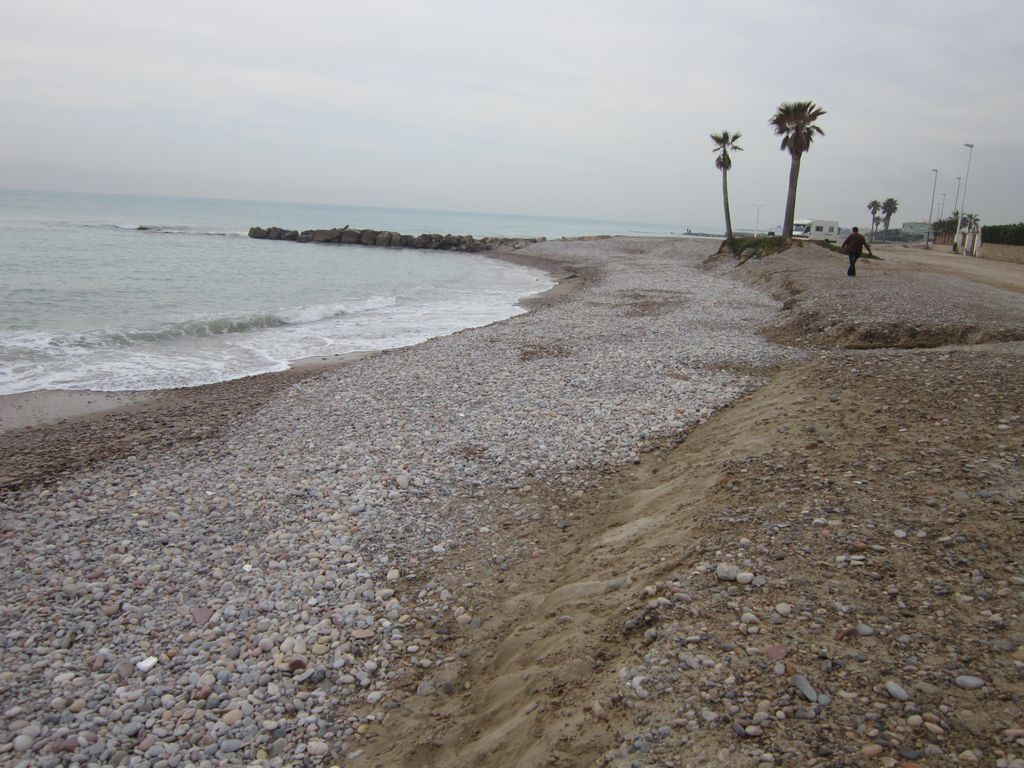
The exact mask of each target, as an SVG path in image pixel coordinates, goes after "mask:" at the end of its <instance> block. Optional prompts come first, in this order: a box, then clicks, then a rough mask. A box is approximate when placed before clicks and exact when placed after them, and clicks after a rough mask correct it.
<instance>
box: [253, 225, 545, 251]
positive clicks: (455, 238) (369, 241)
mask: <svg viewBox="0 0 1024 768" xmlns="http://www.w3.org/2000/svg"><path fill="white" fill-rule="evenodd" d="M249 237H251V238H253V239H255V240H285V241H289V242H293V243H336V244H340V245H374V246H381V247H388V248H419V249H421V250H425V251H468V252H470V253H478V252H480V251H490V250H493V249H494V248H512V249H519V248H523V247H525V246H527V245H530V244H532V243H539V242H544V241H545V240H546V239H547V238H544V237H532V238H527V237H482V238H476V237H473V236H472V235H440V234H436V233H430V234H422V235H403V234H402V233H401V232H391V231H389V230H376V229H352V228H350V227H349V226H347V225H346V226H344V227H335V228H333V229H306V230H302V231H301V232H300V231H299V230H297V229H282V228H281V227H267V228H266V229H264V228H263V227H251V228H250V229H249Z"/></svg>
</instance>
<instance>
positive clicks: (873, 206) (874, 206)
mask: <svg viewBox="0 0 1024 768" xmlns="http://www.w3.org/2000/svg"><path fill="white" fill-rule="evenodd" d="M868 210H869V211H871V242H874V241H875V229H876V228H877V227H878V222H879V221H880V219H879V218H878V212H879V211H880V210H882V204H881V203H880V202H878V201H877V200H872V201H871V202H870V203H868Z"/></svg>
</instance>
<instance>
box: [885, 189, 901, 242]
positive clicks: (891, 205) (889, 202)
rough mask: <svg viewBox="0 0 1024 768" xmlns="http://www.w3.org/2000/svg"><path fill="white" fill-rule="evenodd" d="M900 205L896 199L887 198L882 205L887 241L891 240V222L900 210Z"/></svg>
mask: <svg viewBox="0 0 1024 768" xmlns="http://www.w3.org/2000/svg"><path fill="white" fill-rule="evenodd" d="M899 207H900V203H899V200H897V199H896V198H894V197H887V198H885V202H884V203H882V216H883V219H882V225H883V226H884V227H885V239H886V240H888V239H889V222H890V221H891V220H892V217H893V215H894V214H895V213H896V211H897V210H899Z"/></svg>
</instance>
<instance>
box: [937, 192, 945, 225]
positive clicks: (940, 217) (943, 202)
mask: <svg viewBox="0 0 1024 768" xmlns="http://www.w3.org/2000/svg"><path fill="white" fill-rule="evenodd" d="M945 207H946V193H945V192H943V193H942V202H940V203H939V218H938V221H942V211H943V209H944V208H945Z"/></svg>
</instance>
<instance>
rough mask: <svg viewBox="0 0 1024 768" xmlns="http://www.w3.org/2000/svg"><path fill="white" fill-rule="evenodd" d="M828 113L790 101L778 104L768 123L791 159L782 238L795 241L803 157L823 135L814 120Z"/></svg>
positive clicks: (808, 105)
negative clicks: (797, 186) (794, 217)
mask: <svg viewBox="0 0 1024 768" xmlns="http://www.w3.org/2000/svg"><path fill="white" fill-rule="evenodd" d="M824 114H825V110H823V109H821V108H820V107H818V106H817V105H816V104H815V103H814V102H813V101H787V102H784V103H782V104H780V105H779V108H778V110H776V112H775V115H774V116H773V117H772V119H771V120H769V121H768V122H769V123H770V124H771V126H772V127H773V128H774V129H775V133H777V134H779V135H780V136H782V146H781V147H780V149H782V150H788V151H789V154H790V156H791V158H792V160H791V162H790V165H789V193H788V194H787V195H786V217H785V220H784V221H783V222H782V233H783V237H785V238H786V242H787V243H791V242H793V216H794V214H795V212H796V183H797V179H798V178H799V176H800V157H801V156H802V155H803V153H804V152H807V151H808V150H809V149H810V148H811V142H813V141H814V137H815V136H816V135H821V136H824V135H825V132H824V131H823V130H821V128H819V127H818V126H817V125H815V124H814V121H815V120H817V119H818V118H819V117H821V116H822V115H824Z"/></svg>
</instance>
